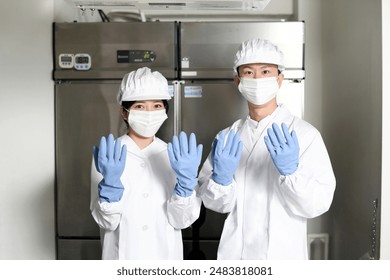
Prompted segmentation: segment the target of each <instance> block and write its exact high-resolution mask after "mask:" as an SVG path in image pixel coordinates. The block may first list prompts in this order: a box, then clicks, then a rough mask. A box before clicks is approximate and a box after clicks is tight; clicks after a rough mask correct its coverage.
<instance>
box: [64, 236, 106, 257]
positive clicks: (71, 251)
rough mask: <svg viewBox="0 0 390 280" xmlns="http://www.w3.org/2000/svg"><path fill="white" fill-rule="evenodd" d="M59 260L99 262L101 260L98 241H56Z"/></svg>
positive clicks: (100, 249)
mask: <svg viewBox="0 0 390 280" xmlns="http://www.w3.org/2000/svg"><path fill="white" fill-rule="evenodd" d="M57 246H58V259H59V260H99V259H101V251H102V248H101V245H100V240H98V239H97V240H93V239H90V240H86V239H62V240H59V241H58V244H57Z"/></svg>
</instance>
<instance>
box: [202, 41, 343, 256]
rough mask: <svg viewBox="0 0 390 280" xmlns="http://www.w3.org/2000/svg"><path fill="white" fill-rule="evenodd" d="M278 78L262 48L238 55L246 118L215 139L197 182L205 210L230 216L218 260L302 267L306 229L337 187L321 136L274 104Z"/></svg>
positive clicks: (279, 62) (278, 69)
mask: <svg viewBox="0 0 390 280" xmlns="http://www.w3.org/2000/svg"><path fill="white" fill-rule="evenodd" d="M283 70H284V64H283V54H282V52H281V51H280V50H279V49H278V47H277V46H275V45H273V44H272V43H271V42H269V41H267V40H262V39H254V40H249V41H246V42H244V43H242V44H241V46H240V48H239V50H238V52H237V54H236V59H235V65H234V71H235V77H234V81H235V83H236V84H237V85H238V90H239V91H240V92H241V94H242V95H243V96H244V98H245V99H246V100H247V101H248V109H249V115H248V116H247V117H246V118H244V119H240V120H237V121H236V122H235V123H233V125H232V126H230V127H228V128H226V129H224V130H223V131H221V132H220V133H219V134H218V135H217V137H216V139H215V140H214V143H213V150H212V152H211V153H210V155H209V157H208V159H207V160H206V162H205V163H204V165H203V167H202V169H201V172H200V175H199V181H200V185H201V188H200V192H201V197H202V200H203V203H204V205H205V206H206V207H207V208H209V209H212V210H214V211H217V212H220V213H229V215H228V217H227V219H226V221H225V224H224V228H223V232H222V236H221V240H220V244H219V248H218V259H307V233H306V221H307V219H309V218H314V217H317V216H319V215H321V214H323V213H324V212H326V211H327V210H328V209H329V207H330V205H331V202H332V199H333V194H334V190H335V185H336V181H335V177H334V174H333V170H332V166H331V162H330V159H329V156H328V153H327V150H326V147H325V145H324V142H323V140H322V137H321V135H320V133H319V132H318V131H317V130H316V129H315V128H314V127H313V126H312V125H310V124H309V123H307V122H305V121H303V120H301V119H299V118H298V117H296V116H294V115H292V114H291V113H290V112H289V111H288V109H287V108H286V106H285V105H283V104H277V101H276V94H277V92H278V90H279V88H280V86H281V85H282V81H283V78H284V76H283V73H282V72H283ZM227 135H228V136H227Z"/></svg>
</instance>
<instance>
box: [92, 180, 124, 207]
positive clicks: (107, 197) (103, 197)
mask: <svg viewBox="0 0 390 280" xmlns="http://www.w3.org/2000/svg"><path fill="white" fill-rule="evenodd" d="M98 191H99V198H100V201H101V202H102V201H106V202H118V201H119V200H121V198H122V196H123V191H124V187H123V184H122V182H121V181H120V180H118V181H117V182H116V183H115V184H107V183H106V182H105V180H104V179H103V180H101V181H100V183H99V185H98Z"/></svg>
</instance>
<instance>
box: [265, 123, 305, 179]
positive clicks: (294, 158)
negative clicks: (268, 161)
mask: <svg viewBox="0 0 390 280" xmlns="http://www.w3.org/2000/svg"><path fill="white" fill-rule="evenodd" d="M282 130H283V134H284V135H283V134H282V132H281V131H280V129H279V127H278V125H277V124H276V123H273V124H272V129H271V128H268V130H267V132H268V136H265V137H264V141H265V145H266V146H267V149H268V151H269V153H270V154H271V158H272V160H273V162H274V164H275V166H276V168H277V169H278V170H279V173H280V174H281V175H284V176H287V175H290V174H292V173H294V172H295V170H297V168H298V164H299V143H298V138H297V134H296V133H295V131H294V130H293V131H292V132H291V134H290V132H289V131H288V128H287V126H286V124H285V123H282Z"/></svg>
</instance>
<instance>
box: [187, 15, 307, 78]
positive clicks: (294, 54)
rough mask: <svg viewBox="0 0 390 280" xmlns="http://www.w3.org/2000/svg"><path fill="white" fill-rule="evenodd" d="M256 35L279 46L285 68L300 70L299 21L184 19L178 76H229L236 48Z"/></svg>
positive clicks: (301, 42) (301, 41) (301, 32)
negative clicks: (205, 20)
mask: <svg viewBox="0 0 390 280" xmlns="http://www.w3.org/2000/svg"><path fill="white" fill-rule="evenodd" d="M257 37H259V38H263V39H268V40H270V41H272V42H273V43H274V44H276V45H277V46H279V48H280V49H281V50H282V52H283V53H284V56H285V65H286V69H287V70H294V69H298V70H303V69H304V66H303V65H304V23H303V22H215V23H212V22H185V23H180V58H179V60H180V67H181V73H180V78H181V79H221V78H222V79H223V78H228V79H230V78H232V76H233V62H234V57H235V54H236V52H237V49H238V47H239V46H240V44H241V43H242V42H243V41H246V40H248V39H252V38H257Z"/></svg>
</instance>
